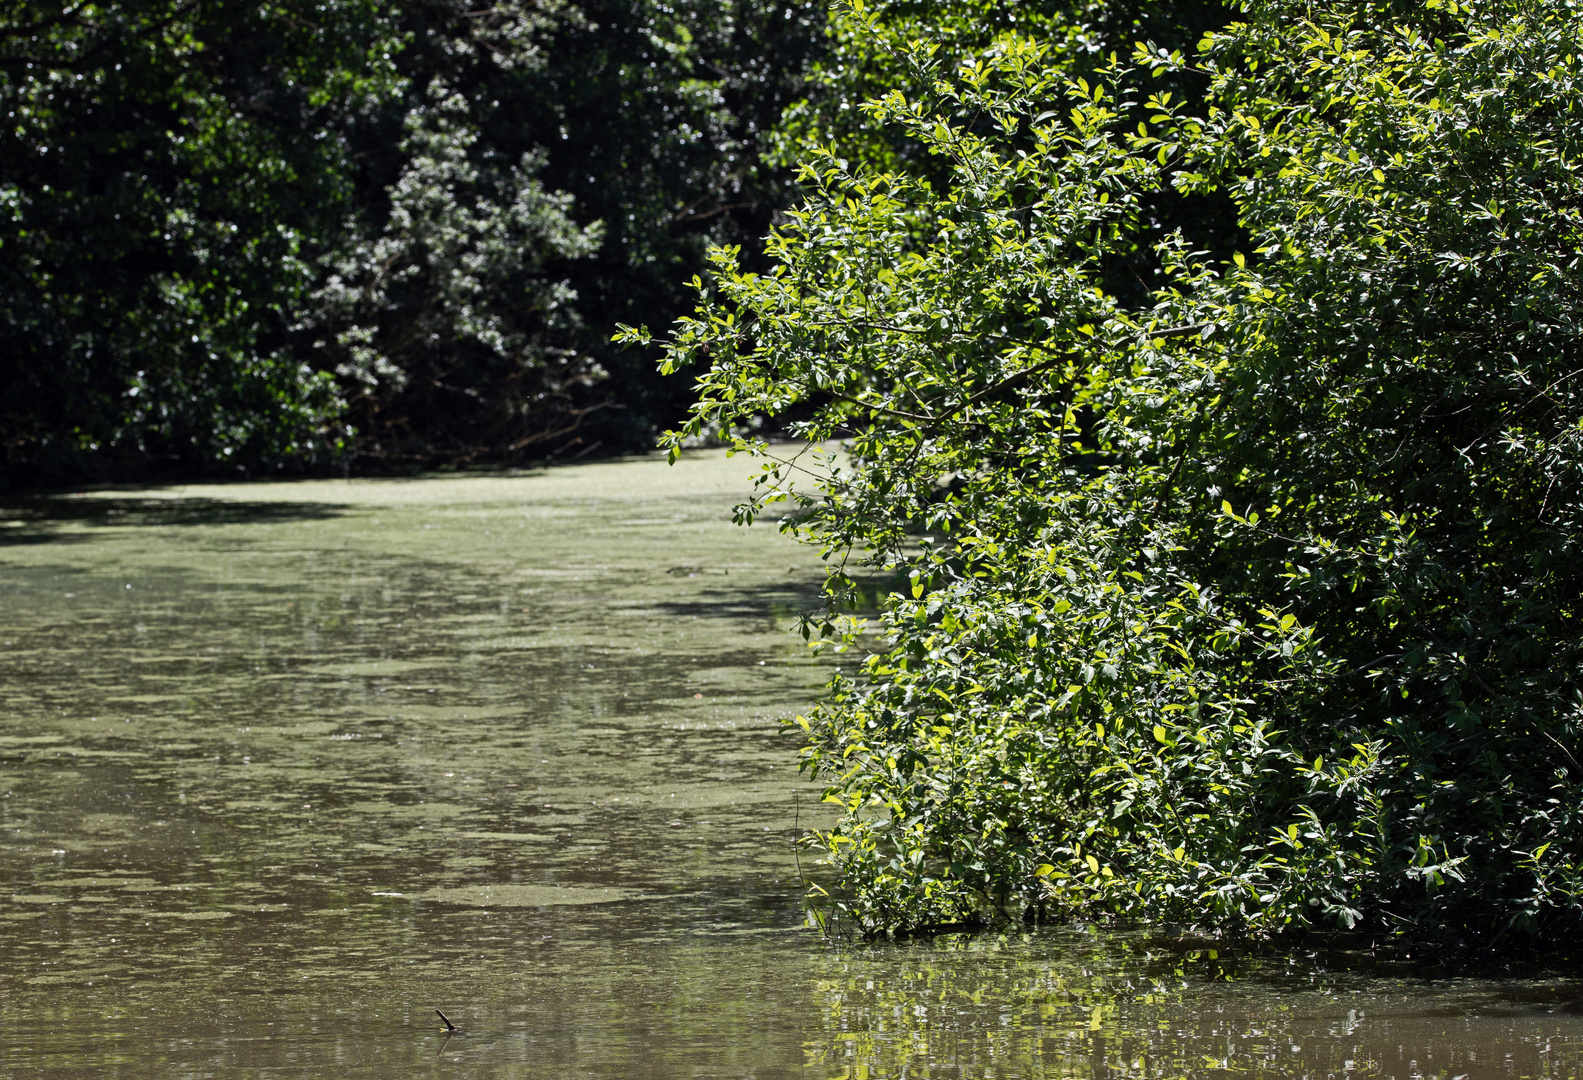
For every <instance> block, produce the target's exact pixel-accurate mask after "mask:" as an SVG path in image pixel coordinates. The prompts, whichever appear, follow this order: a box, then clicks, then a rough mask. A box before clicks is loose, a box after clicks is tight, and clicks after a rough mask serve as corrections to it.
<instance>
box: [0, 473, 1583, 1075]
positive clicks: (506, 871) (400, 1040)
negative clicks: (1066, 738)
mask: <svg viewBox="0 0 1583 1080" xmlns="http://www.w3.org/2000/svg"><path fill="white" fill-rule="evenodd" d="M751 471H752V465H751V463H749V462H747V461H745V460H744V459H742V458H735V459H727V458H725V457H724V456H723V455H720V454H713V453H699V454H696V455H692V456H688V457H685V458H684V459H683V460H682V461H681V462H680V463H679V464H678V465H677V466H675V467H674V468H667V467H666V466H665V465H664V463H663V462H662V461H659V460H657V459H656V460H651V459H636V460H630V461H625V462H617V463H599V464H589V465H581V466H567V467H562V468H558V469H555V470H552V471H548V472H542V471H541V472H534V473H525V474H520V475H489V476H482V475H480V476H459V477H458V476H452V477H428V478H422V479H415V480H359V481H351V482H347V481H313V482H297V483H260V482H253V483H238V484H211V485H192V486H171V487H155V488H136V489H129V488H120V489H111V490H102V491H92V492H86V493H81V494H75V495H70V496H60V497H55V498H49V499H33V500H23V501H12V502H10V503H8V504H6V505H5V506H4V507H3V508H0V604H3V609H0V610H3V613H4V619H3V623H0V1020H3V1024H4V1026H3V1029H0V1031H3V1038H0V1077H5V1078H10V1077H68V1076H72V1077H76V1076H113V1077H139V1078H141V1077H200V1076H202V1077H208V1076H232V1075H235V1076H244V1075H245V1076H256V1077H337V1078H343V1077H344V1078H363V1077H368V1078H374V1077H381V1078H383V1077H395V1076H403V1077H406V1076H428V1075H436V1076H440V1075H444V1076H468V1077H488V1078H494V1077H499V1078H508V1077H510V1078H528V1077H534V1078H537V1077H633V1078H647V1077H689V1078H694V1077H791V1076H797V1077H809V1078H825V1077H891V1076H895V1077H902V1076H909V1077H963V1078H966V1077H1051V1076H1063V1077H1064V1076H1081V1077H1118V1078H1119V1077H1133V1076H1136V1077H1140V1078H1143V1077H1186V1076H1192V1077H1203V1078H1206V1080H1207V1078H1211V1077H1215V1078H1219V1077H1224V1076H1229V1075H1231V1074H1238V1075H1259V1076H1272V1077H1273V1076H1281V1077H1286V1076H1291V1077H1319V1076H1324V1077H1338V1078H1339V1077H1393V1078H1403V1080H1405V1078H1409V1077H1436V1078H1445V1080H1457V1078H1467V1080H1472V1078H1475V1077H1484V1076H1491V1077H1494V1076H1499V1077H1513V1078H1515V1077H1556V1078H1562V1077H1571V1076H1577V1075H1578V1074H1579V1073H1580V1072H1583V1005H1580V1003H1583V994H1580V992H1579V989H1578V987H1577V985H1576V984H1574V983H1571V982H1567V981H1551V982H1545V981H1525V982H1511V983H1499V982H1489V981H1480V980H1475V979H1467V980H1450V981H1447V980H1439V981H1429V980H1425V979H1420V978H1417V977H1415V976H1413V975H1412V974H1411V973H1410V972H1392V971H1390V970H1387V969H1373V970H1369V969H1366V968H1362V967H1360V966H1359V965H1357V964H1352V965H1349V966H1347V967H1344V968H1343V967H1337V966H1336V965H1334V964H1329V965H1327V964H1326V963H1324V962H1322V961H1321V960H1320V959H1316V958H1312V957H1303V956H1292V957H1279V958H1274V959H1269V958H1266V959H1264V960H1262V961H1258V962H1252V961H1243V962H1241V963H1240V965H1239V966H1236V967H1235V969H1234V974H1235V975H1236V976H1237V977H1235V978H1231V979H1227V978H1226V975H1227V974H1228V973H1233V972H1232V969H1231V968H1230V967H1229V966H1228V965H1229V964H1230V961H1229V958H1227V957H1220V956H1211V955H1209V953H1208V952H1206V951H1204V950H1202V949H1200V950H1197V951H1192V950H1186V949H1185V948H1184V947H1181V946H1173V944H1172V943H1170V942H1165V941H1161V940H1158V939H1156V938H1154V937H1151V936H1150V935H1149V934H1147V933H1146V932H1142V931H1137V932H1132V933H1118V932H1115V931H1107V932H1104V933H1101V932H1098V931H1096V930H1094V929H1092V928H1084V927H1063V928H1052V929H1048V930H1038V931H1022V930H1018V931H1016V932H1008V933H999V934H984V935H979V936H973V937H969V936H952V937H947V938H940V939H935V940H933V941H928V942H912V943H897V944H878V945H864V944H862V943H859V942H850V941H827V940H825V939H823V938H821V936H820V935H819V934H818V932H817V931H816V930H814V929H811V928H809V927H808V926H807V925H806V920H805V918H804V915H803V911H802V908H801V905H800V902H799V897H800V894H801V885H800V882H799V876H798V875H799V868H798V865H797V863H796V861H795V859H794V857H793V849H792V843H791V842H792V838H793V837H794V836H795V835H796V834H797V832H798V830H799V829H801V828H806V827H807V826H808V825H809V824H810V823H811V822H815V821H817V820H820V819H821V818H820V812H819V809H818V805H817V789H815V788H813V787H811V786H809V785H808V784H806V783H805V782H800V781H799V779H798V777H797V775H796V768H795V753H794V744H793V743H791V742H789V741H788V740H787V739H786V738H785V737H784V736H783V735H782V734H781V733H780V726H779V721H781V720H782V719H784V718H786V717H789V716H791V715H793V714H794V713H795V712H796V711H797V710H798V709H799V708H800V707H801V706H802V705H804V704H805V703H806V702H808V701H809V700H810V699H811V698H812V697H813V696H814V695H816V694H817V692H818V688H819V686H820V685H821V684H822V682H823V681H824V679H825V678H826V677H827V676H828V673H829V667H828V666H829V665H830V664H832V663H839V662H842V661H841V658H836V657H829V656H826V657H823V658H820V659H815V658H813V657H811V656H810V655H809V654H808V652H807V650H806V648H805V647H804V646H803V645H802V642H801V639H800V638H798V637H796V636H795V635H793V634H791V633H790V632H789V628H790V626H791V624H792V621H793V618H794V615H795V613H796V611H798V610H799V609H800V608H801V607H802V606H804V605H806V604H808V603H809V602H810V599H811V598H812V596H813V594H814V591H815V589H816V587H817V582H818V579H819V567H820V563H819V560H818V557H817V553H816V552H813V551H811V550H809V549H806V548H802V547H799V546H798V545H796V544H795V543H793V542H791V541H790V540H788V539H787V538H786V537H784V536H781V535H779V534H778V533H777V532H776V531H775V530H774V528H773V527H772V526H771V525H769V524H760V525H759V526H757V527H755V528H752V529H746V530H744V529H738V528H735V527H734V526H732V524H731V522H730V512H729V511H730V506H731V505H732V503H733V502H734V501H735V500H736V499H738V498H740V497H741V495H742V494H743V493H744V492H745V490H746V484H747V477H748V475H749V474H750V473H751ZM436 1009H441V1010H444V1012H445V1013H446V1014H447V1015H448V1016H449V1018H450V1019H451V1021H453V1022H454V1023H455V1024H456V1026H457V1027H458V1028H460V1029H461V1030H460V1031H458V1032H457V1033H455V1034H448V1033H445V1032H442V1031H441V1024H440V1019H439V1017H438V1016H437V1015H436V1014H435V1010H436Z"/></svg>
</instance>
